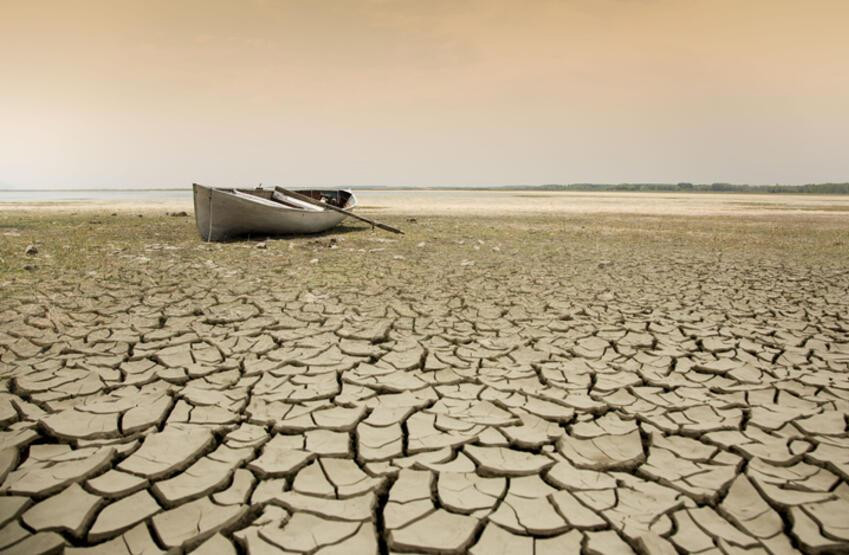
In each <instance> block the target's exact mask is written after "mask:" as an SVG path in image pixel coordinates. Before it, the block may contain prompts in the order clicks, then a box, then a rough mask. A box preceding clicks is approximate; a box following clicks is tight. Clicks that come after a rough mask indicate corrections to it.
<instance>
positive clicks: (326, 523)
mask: <svg viewBox="0 0 849 555" xmlns="http://www.w3.org/2000/svg"><path fill="white" fill-rule="evenodd" d="M377 213H378V212H375V214H377ZM379 213H380V215H381V217H382V218H385V219H386V220H387V222H388V223H391V224H393V225H397V226H399V227H402V228H404V229H405V231H407V234H406V235H405V236H402V237H400V236H394V235H389V234H385V233H382V232H374V231H371V230H370V229H368V228H367V227H364V226H362V225H360V224H358V223H350V224H348V225H346V226H343V227H340V228H339V229H337V230H334V232H332V233H328V234H324V235H322V236H318V237H311V238H303V237H300V238H280V239H270V240H264V238H253V239H250V240H245V241H238V242H231V243H225V244H206V243H202V242H200V241H199V239H198V238H197V235H196V232H195V230H194V222H193V221H192V220H191V218H188V217H182V218H181V217H170V216H164V215H151V214H145V215H144V216H143V217H137V216H133V215H131V214H127V213H119V214H120V215H114V216H113V215H110V214H109V213H93V212H92V213H81V214H76V215H73V214H68V213H62V214H60V213H53V212H49V211H39V212H26V211H14V212H0V383H2V392H0V429H2V431H0V550H4V549H11V550H12V551H17V552H21V553H37V552H50V551H51V550H52V551H57V552H58V551H61V550H62V549H63V548H64V549H65V550H66V551H67V552H68V553H88V552H90V553H119V554H129V553H140V552H142V551H144V550H151V551H157V550H168V549H174V550H192V549H195V548H197V547H202V548H203V549H205V550H206V551H203V552H206V553H228V552H229V553H234V552H237V551H238V552H247V553H274V552H281V553H376V552H380V553H388V552H418V553H422V552H424V553H462V552H466V551H469V552H472V553H477V554H489V553H511V554H513V553H516V554H520V553H528V554H534V553H535V554H537V555H539V554H542V553H576V552H581V551H583V552H585V553H628V552H631V551H632V550H634V551H640V552H647V553H675V552H676V551H677V552H693V553H737V552H743V551H747V552H748V551H751V552H755V553H792V552H795V551H797V550H798V551H803V552H811V553H813V552H822V551H847V550H849V422H847V416H849V294H847V291H849V221H847V219H846V218H845V217H844V216H842V215H840V214H834V213H832V214H818V215H811V214H802V215H799V214H792V215H791V214H785V215H772V216H747V217H745V218H742V217H739V216H738V217H733V218H731V217H689V218H682V217H671V216H669V217H660V216H643V215H622V214H620V215H605V214H598V215H593V216H588V215H581V214H571V215H568V214H560V215H557V216H553V215H547V216H546V215H533V214H528V215H512V216H511V215H503V216H501V217H498V218H494V217H481V216H477V217H465V218H459V217H447V216H426V215H418V216H414V219H415V221H410V218H409V216H408V215H406V214H405V215H403V216H402V215H399V214H394V215H393V213H392V212H391V211H380V212H379ZM28 245H33V246H34V247H35V251H37V252H32V249H30V252H31V254H25V250H26V248H27V246H28Z"/></svg>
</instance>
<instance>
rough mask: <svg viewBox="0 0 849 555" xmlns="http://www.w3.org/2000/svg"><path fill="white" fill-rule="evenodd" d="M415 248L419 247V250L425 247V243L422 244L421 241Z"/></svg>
mask: <svg viewBox="0 0 849 555" xmlns="http://www.w3.org/2000/svg"><path fill="white" fill-rule="evenodd" d="M416 246H417V247H419V248H421V247H423V246H425V242H424V241H422V242H421V243H419V244H418V245H416Z"/></svg>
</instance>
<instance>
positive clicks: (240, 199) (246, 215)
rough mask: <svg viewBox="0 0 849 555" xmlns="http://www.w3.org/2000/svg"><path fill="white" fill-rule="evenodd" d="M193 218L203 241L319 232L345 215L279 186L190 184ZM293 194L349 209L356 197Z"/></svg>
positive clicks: (331, 193)
mask: <svg viewBox="0 0 849 555" xmlns="http://www.w3.org/2000/svg"><path fill="white" fill-rule="evenodd" d="M192 189H193V192H194V199H195V221H196V222H197V226H198V232H200V236H201V237H202V238H203V239H204V240H205V241H223V240H225V239H230V238H233V237H238V236H240V235H289V234H302V233H321V232H322V231H327V230H328V229H330V228H332V227H335V226H336V225H338V224H339V223H340V222H341V221H342V220H344V219H345V217H346V215H345V214H344V213H343V212H338V211H335V210H332V209H328V208H324V207H322V206H318V205H315V204H311V203H308V202H305V201H303V200H300V199H298V198H295V197H294V196H292V195H288V194H286V193H285V192H283V191H281V190H279V189H263V188H261V187H258V188H256V189H225V188H217V187H205V186H203V185H199V184H197V183H195V184H193V185H192ZM296 192H297V193H299V194H301V195H305V196H307V197H310V198H312V199H313V200H316V201H320V203H324V204H330V205H332V206H335V207H338V208H342V209H344V210H351V209H352V208H354V207H355V206H356V205H357V197H355V196H354V193H352V192H351V191H349V190H344V189H329V190H325V189H308V190H301V189H299V190H297V191H296Z"/></svg>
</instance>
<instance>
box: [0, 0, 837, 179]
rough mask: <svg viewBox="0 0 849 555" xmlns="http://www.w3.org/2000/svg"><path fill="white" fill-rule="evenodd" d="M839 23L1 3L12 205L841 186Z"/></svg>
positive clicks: (558, 5) (706, 16)
mask: <svg viewBox="0 0 849 555" xmlns="http://www.w3.org/2000/svg"><path fill="white" fill-rule="evenodd" d="M847 29H849V1H846V0H796V1H790V0H560V1H556V0H418V1H413V0H363V1H357V0H337V1H334V0H295V1H291V0H290V1H273V0H267V1H259V0H257V1H244V0H240V1H236V0H233V1H229V2H222V1H214V0H198V1H190V0H146V1H141V0H139V1H137V2H130V1H123V0H106V1H102V2H100V1H75V0H59V1H55V2H51V1H46V0H32V1H31V0H20V1H16V0H0V186H16V187H26V186H32V187H50V186H55V187H72V186H106V187H121V186H123V187H143V186H167V187H171V186H187V185H188V184H190V183H191V182H192V181H200V182H203V183H209V184H219V185H225V184H248V185H253V184H256V183H257V182H260V181H262V182H264V183H266V184H272V183H278V184H292V185H366V184H369V185H483V184H519V183H523V184H538V183H568V182H585V181H592V182H623V181H631V182H645V181H663V182H675V181H694V182H713V181H731V182H740V183H744V182H748V183H776V182H780V183H806V182H818V181H828V180H832V181H837V180H839V181H845V180H849V31H847Z"/></svg>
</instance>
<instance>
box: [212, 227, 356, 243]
mask: <svg viewBox="0 0 849 555" xmlns="http://www.w3.org/2000/svg"><path fill="white" fill-rule="evenodd" d="M372 229H373V228H372V226H370V225H368V224H365V223H364V224H362V225H345V224H340V225H337V226H336V227H333V228H331V229H328V230H327V231H322V232H320V233H287V234H281V235H268V234H267V233H258V234H249V235H240V236H239V237H233V238H232V239H227V240H226V241H220V242H221V243H243V242H254V243H255V242H257V241H290V240H292V239H323V238H327V237H338V236H340V235H347V234H349V233H356V232H362V231H371V230H372Z"/></svg>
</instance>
